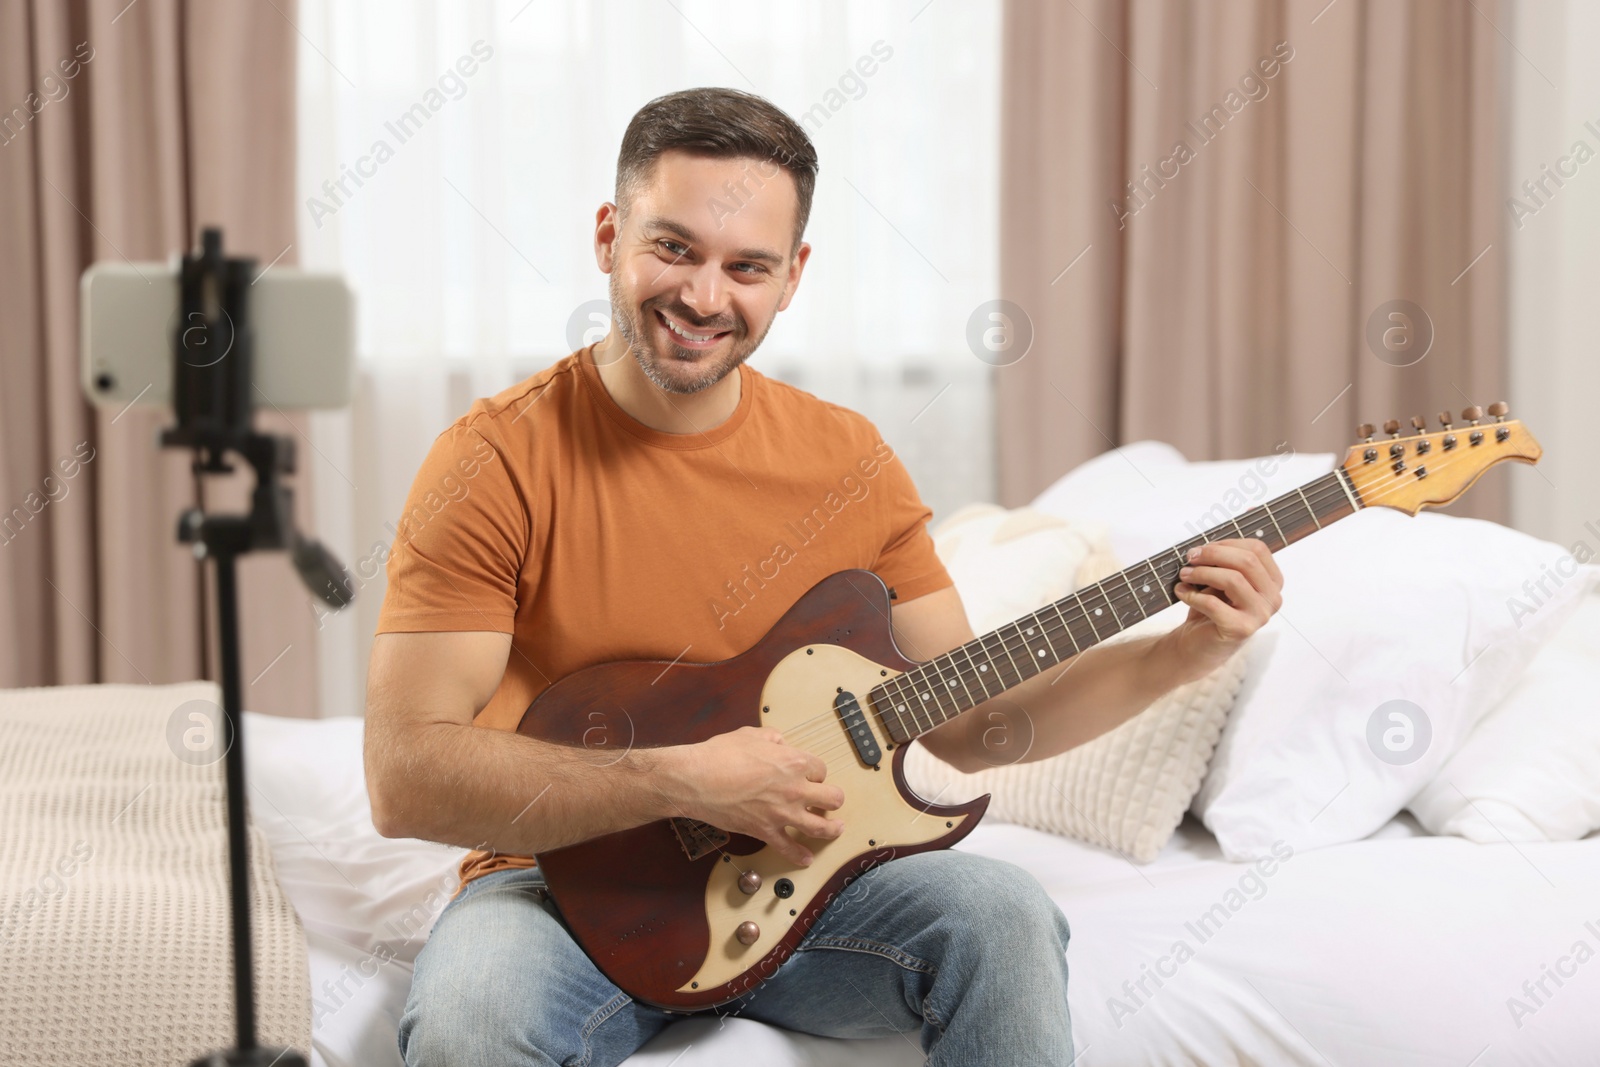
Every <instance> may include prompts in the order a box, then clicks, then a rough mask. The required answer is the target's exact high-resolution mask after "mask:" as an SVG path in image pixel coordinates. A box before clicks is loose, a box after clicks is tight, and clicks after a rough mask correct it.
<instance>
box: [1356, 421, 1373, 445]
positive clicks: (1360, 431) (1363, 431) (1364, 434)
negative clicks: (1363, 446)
mask: <svg viewBox="0 0 1600 1067" xmlns="http://www.w3.org/2000/svg"><path fill="white" fill-rule="evenodd" d="M1373 432H1374V431H1373V426H1372V423H1370V422H1363V423H1362V424H1361V425H1360V426H1357V427H1356V436H1357V437H1359V438H1361V439H1362V440H1363V441H1370V440H1372V434H1373Z"/></svg>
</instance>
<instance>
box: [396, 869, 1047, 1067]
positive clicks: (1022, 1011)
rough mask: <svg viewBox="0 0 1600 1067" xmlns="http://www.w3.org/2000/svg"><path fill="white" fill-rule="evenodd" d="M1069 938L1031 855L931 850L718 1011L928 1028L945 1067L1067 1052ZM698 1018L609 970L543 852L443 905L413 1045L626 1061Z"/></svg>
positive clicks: (404, 1040)
mask: <svg viewBox="0 0 1600 1067" xmlns="http://www.w3.org/2000/svg"><path fill="white" fill-rule="evenodd" d="M1067 937H1068V929H1067V920H1066V918H1065V917H1064V916H1063V915H1062V914H1061V911H1060V909H1058V908H1057V907H1056V906H1055V903H1054V901H1052V900H1051V899H1050V898H1049V896H1047V895H1046V894H1045V892H1044V890H1043V889H1042V888H1041V887H1040V886H1039V883H1038V882H1037V881H1035V880H1034V878H1033V876H1032V875H1030V874H1028V873H1027V872H1026V871H1024V870H1023V869H1022V868H1020V867H1018V866H1016V865H1015V864H1012V863H1007V862H1004V861H1002V860H995V859H989V858H987V857H984V856H978V855H974V854H972V853H969V852H958V851H952V850H940V851H935V852H924V853H920V854H917V855H914V856H905V857H902V858H899V859H896V860H893V861H892V862H889V863H886V864H884V865H882V866H879V867H875V868H873V869H872V870H870V871H868V872H867V873H866V874H864V875H862V876H861V877H859V878H858V879H856V880H855V881H854V882H852V883H851V884H850V885H849V886H847V887H846V888H845V890H844V891H843V892H842V893H841V894H840V895H839V896H838V897H836V898H835V899H834V901H833V902H832V903H831V904H829V905H828V908H827V909H826V910H825V911H824V912H823V913H822V915H821V917H820V918H819V919H818V920H817V923H816V925H815V926H813V927H812V928H811V930H810V931H808V932H807V934H806V936H805V938H804V939H803V940H802V941H801V943H800V945H799V947H798V948H797V949H796V951H795V953H794V955H793V956H791V957H790V958H789V959H788V960H786V961H785V962H784V963H783V965H782V966H780V967H779V968H778V970H777V972H776V973H775V974H774V975H773V976H772V977H771V978H770V979H768V980H767V981H766V982H764V983H762V984H761V985H760V986H758V987H757V988H756V989H755V990H753V991H752V992H750V993H746V994H745V995H744V996H742V997H740V998H739V999H738V1000H735V1001H731V1002H730V1003H728V1004H724V1005H722V1006H721V1007H719V1008H717V1009H715V1010H716V1011H718V1012H719V1013H722V1014H725V1015H735V1016H742V1017H745V1018H751V1019H758V1020H761V1021H762V1022H766V1023H771V1024H773V1025H776V1026H780V1027H784V1028H787V1029H789V1030H798V1031H802V1032H804V1033H808V1034H818V1035H822V1036H826V1037H840V1038H866V1037H883V1036H888V1035H891V1034H894V1033H896V1032H902V1033H909V1032H912V1031H916V1032H918V1033H919V1035H920V1040H921V1044H922V1050H923V1052H924V1053H925V1054H926V1055H927V1057H928V1060H927V1062H928V1063H929V1064H932V1065H935V1067H974V1065H977V1064H1004V1065H1006V1067H1044V1065H1050V1067H1056V1065H1066V1064H1070V1063H1072V1061H1073V1049H1072V1026H1071V1023H1070V1020H1069V1019H1068V1015H1067V960H1066V948H1067ZM683 1017H684V1016H683V1015H682V1014H681V1013H679V1014H672V1013H668V1012H665V1011H662V1010H661V1009H659V1008H654V1007H651V1006H648V1005H645V1004H640V1003H636V1002H635V1001H634V1000H633V998H631V997H629V996H628V995H627V994H626V993H623V992H622V991H621V990H619V989H618V988H617V987H616V986H615V985H613V984H612V983H611V982H610V980H608V979H607V978H606V977H605V976H604V975H602V974H601V973H600V971H599V970H598V969H596V967H595V966H594V964H593V963H591V962H590V961H589V958H588V956H586V955H584V953H583V950H582V949H580V948H579V947H578V945H577V944H576V943H575V942H574V941H573V939H572V936H571V934H570V932H569V931H568V929H567V927H566V926H565V924H564V923H563V922H562V920H561V919H560V916H559V914H558V912H557V911H556V908H555V905H554V903H553V902H551V900H550V899H549V897H548V894H547V893H546V891H545V889H544V879H543V877H542V876H541V875H540V874H539V872H538V870H537V869H533V870H509V871H497V872H495V873H493V874H488V875H484V876H482V877H480V878H478V879H476V880H474V881H472V882H470V883H468V885H467V886H466V888H465V889H463V890H462V891H461V893H460V894H458V895H457V896H456V898H455V899H454V900H452V901H451V902H450V904H449V905H448V906H447V907H446V908H445V909H444V912H443V913H442V914H441V915H440V916H439V921H438V923H437V924H436V925H435V926H434V928H433V933H432V934H431V935H430V937H429V938H428V943H427V945H426V946H424V947H423V950H422V953H421V955H419V956H418V958H417V966H416V973H415V975H414V976H413V978H412V982H411V994H410V996H409V997H408V998H407V1000H406V1009H405V1014H404V1015H403V1016H402V1017H401V1019H400V1055H401V1056H402V1057H403V1058H404V1060H405V1062H406V1063H407V1064H408V1065H411V1067H418V1065H424V1064H425V1065H442V1064H447V1063H448V1064H462V1065H477V1064H485V1065H489V1064H492V1065H496V1067H501V1065H504V1067H513V1065H514V1067H523V1065H535V1064H536V1065H539V1067H553V1065H555V1064H561V1065H564V1067H613V1065H615V1064H619V1063H621V1062H622V1061H623V1060H625V1059H627V1058H628V1057H629V1056H630V1055H632V1054H633V1052H634V1050H636V1049H637V1048H639V1046H640V1045H643V1044H644V1043H645V1042H646V1041H649V1040H650V1039H651V1038H652V1037H654V1036H655V1035H656V1034H657V1033H659V1032H660V1031H661V1030H662V1029H663V1028H664V1027H666V1026H668V1025H670V1024H671V1023H672V1021H673V1020H675V1019H681V1018H683Z"/></svg>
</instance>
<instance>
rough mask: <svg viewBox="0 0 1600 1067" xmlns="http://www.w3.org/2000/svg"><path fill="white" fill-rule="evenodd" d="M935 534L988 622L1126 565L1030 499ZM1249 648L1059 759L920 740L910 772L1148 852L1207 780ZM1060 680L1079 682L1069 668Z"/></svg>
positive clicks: (977, 621) (917, 786)
mask: <svg viewBox="0 0 1600 1067" xmlns="http://www.w3.org/2000/svg"><path fill="white" fill-rule="evenodd" d="M933 538H934V543H935V545H936V547H937V548H938V551H939V557H940V559H942V560H943V561H944V564H945V567H946V568H947V569H948V570H949V571H950V576H951V578H952V579H953V580H954V581H955V583H956V588H957V589H958V590H959V591H960V593H961V598H962V601H963V603H964V604H965V606H966V609H967V615H968V617H969V618H970V619H971V621H972V626H973V629H974V630H975V631H976V632H977V633H980V634H982V633H987V632H988V631H990V630H992V629H994V628H995V627H997V626H1000V625H1002V624H1004V623H1007V622H1010V621H1011V620H1013V619H1015V618H1017V617H1019V616H1021V615H1024V614H1026V613H1028V612H1030V611H1034V610H1036V609H1038V608H1040V607H1042V606H1044V605H1045V604H1048V603H1050V602H1051V601H1054V600H1057V599H1059V598H1060V597H1063V596H1065V595H1066V594H1067V593H1069V592H1071V591H1072V590H1073V589H1076V588H1079V587H1081V586H1083V585H1087V584H1089V583H1091V582H1095V581H1098V580H1100V579H1101V578H1103V577H1105V576H1106V575H1108V574H1111V573H1114V572H1115V571H1116V570H1117V565H1116V562H1115V560H1114V558H1113V557H1112V555H1111V552H1110V549H1109V548H1108V547H1107V543H1106V539H1105V536H1104V533H1103V532H1102V531H1100V530H1098V529H1096V528H1094V527H1090V526H1078V525H1072V524H1068V523H1067V522H1065V521H1063V520H1061V519H1058V518H1056V517H1054V516H1049V515H1044V514H1042V513H1040V512H1036V511H1033V510H1031V509H1029V508H1019V509H1016V510H1014V511H1007V510H1005V509H1003V508H999V507H996V506H993V505H974V506H972V507H969V508H964V509H962V510H961V511H959V512H957V513H955V514H954V515H952V516H950V518H949V519H947V520H946V521H945V522H943V523H941V524H940V525H939V526H938V527H937V528H936V529H935V530H934V532H933ZM1183 615H1184V611H1183V609H1177V610H1171V611H1166V612H1163V613H1162V614H1160V615H1158V616H1156V617H1154V618H1151V619H1149V620H1148V621H1146V622H1143V623H1140V624H1138V625H1137V626H1132V627H1129V628H1128V629H1127V630H1126V631H1124V632H1123V633H1122V634H1119V635H1118V636H1116V637H1113V638H1111V639H1110V641H1108V643H1111V642H1115V641H1121V640H1131V639H1133V638H1135V637H1138V636H1141V635H1145V634H1151V633H1159V632H1161V631H1163V630H1167V629H1171V628H1173V627H1175V626H1177V625H1178V624H1179V622H1181V621H1182V619H1183ZM1245 660H1246V656H1245V652H1244V650H1243V649H1241V650H1240V652H1239V653H1238V654H1236V655H1235V656H1233V658H1232V659H1230V660H1229V661H1228V662H1227V663H1225V664H1223V665H1222V666H1221V667H1219V668H1217V670H1215V671H1213V672H1212V673H1211V674H1209V675H1207V676H1206V677H1204V678H1201V679H1199V680H1198V681H1195V682H1192V683H1190V684H1188V685H1184V686H1180V687H1179V688H1177V689H1175V690H1173V691H1172V692H1170V693H1168V694H1167V695H1165V696H1164V697H1162V698H1161V699H1159V700H1157V701H1156V702H1155V703H1154V704H1152V705H1151V706H1150V707H1149V708H1146V709H1145V710H1144V711H1143V712H1141V713H1140V714H1138V715H1136V716H1134V717H1133V718H1132V719H1130V720H1128V721H1127V722H1125V723H1123V724H1122V725H1121V726H1118V727H1117V728H1116V729H1114V730H1111V731H1110V732H1108V733H1106V734H1103V735H1101V736H1100V737H1097V738H1095V739H1094V740H1092V741H1089V742H1087V743H1085V744H1082V745H1079V746H1078V747H1077V748H1075V749H1072V750H1070V751H1068V752H1064V753H1062V754H1061V755H1059V756H1054V757H1052V758H1050V759H1044V760H1036V761H1034V762H1031V763H1016V764H1011V765H1003V766H996V767H993V768H990V769H987V770H984V771H980V772H978V773H977V774H963V773H961V772H960V771H957V770H955V769H954V768H952V767H951V766H949V765H948V764H946V763H945V762H943V761H942V760H939V759H937V758H935V757H934V756H932V755H930V754H929V753H928V751H927V750H926V749H925V748H923V746H921V745H912V746H911V748H910V749H909V750H908V751H907V752H906V778H907V781H908V782H909V783H910V785H911V787H912V788H913V789H914V790H915V791H916V792H917V793H919V794H920V795H921V796H923V797H924V798H925V799H928V800H937V801H939V802H941V803H955V802H958V801H961V800H966V799H969V798H971V797H974V796H978V795H980V794H982V793H992V794H993V795H994V799H993V800H991V801H990V804H989V815H988V817H989V818H994V819H999V820H1001V821H1003V822H1010V823H1016V824H1019V825H1022V826H1032V827H1035V828H1037V829H1040V830H1048V831H1050V832H1052V833H1058V834H1063V835H1065V836H1068V837H1073V838H1077V839H1079V840H1082V841H1087V842H1090V843H1091V844H1095V845H1100V846H1102V847H1104V848H1109V849H1112V850H1113V851H1115V852H1119V853H1121V854H1123V855H1125V856H1127V857H1128V858H1129V859H1132V860H1135V861H1137V862H1139V863H1148V862H1150V861H1151V860H1153V859H1154V858H1155V857H1156V854H1157V853H1158V852H1160V851H1161V847H1162V846H1163V845H1165V844H1166V842H1167V839H1168V838H1170V837H1171V836H1172V831H1173V830H1174V829H1176V828H1177V825H1178V823H1179V822H1180V821H1181V820H1182V819H1183V813H1184V811H1186V810H1187V809H1188V807H1189V802H1190V800H1191V799H1193V797H1194V795H1195V792H1196V791H1197V790H1198V789H1199V788H1200V781H1201V779H1202V778H1203V777H1204V775H1205V771H1206V765H1207V764H1208V763H1209V762H1210V760H1211V753H1212V751H1213V750H1214V749H1215V748H1216V744H1217V738H1218V737H1219V736H1220V735H1221V733H1222V726H1223V723H1224V722H1225V721H1226V719H1227V717H1228V712H1229V710H1230V709H1231V708H1232V707H1233V701H1234V697H1235V696H1236V695H1237V694H1238V692H1239V686H1240V684H1241V683H1242V682H1243V680H1244V671H1245ZM1060 684H1061V685H1070V684H1072V683H1071V679H1070V678H1068V679H1065V680H1063V681H1062V682H1061V683H1060ZM999 699H1001V700H1003V699H1005V698H999ZM980 713H981V712H980ZM1002 738H1003V734H1002ZM990 747H991V749H992V750H993V751H996V752H1000V751H1003V748H1002V747H1001V746H990ZM996 759H997V761H998V760H999V759H1001V757H999V756H997V757H996Z"/></svg>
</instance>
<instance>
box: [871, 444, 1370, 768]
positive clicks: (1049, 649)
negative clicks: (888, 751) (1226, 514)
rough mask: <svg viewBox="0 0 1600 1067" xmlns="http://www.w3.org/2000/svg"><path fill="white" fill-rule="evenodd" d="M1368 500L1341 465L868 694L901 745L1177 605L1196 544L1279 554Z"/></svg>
mask: <svg viewBox="0 0 1600 1067" xmlns="http://www.w3.org/2000/svg"><path fill="white" fill-rule="evenodd" d="M1361 506H1362V504H1361V499H1360V496H1359V494H1358V493H1357V492H1356V490H1355V486H1354V484H1353V483H1352V482H1351V480H1350V478H1349V477H1348V476H1347V475H1346V474H1345V471H1344V468H1342V467H1336V468H1335V469H1334V470H1333V471H1331V472H1330V473H1328V474H1326V475H1324V476H1323V477H1321V478H1318V479H1316V480H1315V481H1311V482H1307V483H1306V484H1305V485H1303V486H1300V487H1299V488H1298V489H1294V490H1291V491H1290V492H1288V493H1285V494H1284V495H1282V496H1280V497H1277V498H1276V499H1273V500H1269V501H1267V502H1266V503H1265V504H1262V505H1261V506H1260V507H1257V508H1254V509H1253V510H1250V511H1247V512H1245V513H1244V514H1242V515H1240V516H1238V517H1237V518H1234V519H1229V520H1228V521H1226V522H1223V523H1220V524H1218V525H1216V526H1213V527H1211V528H1210V529H1209V530H1206V531H1204V532H1203V533H1201V534H1200V535H1199V536H1198V537H1192V538H1190V539H1189V540H1187V541H1182V542H1180V543H1178V544H1176V545H1173V546H1172V547H1171V548H1168V549H1165V550H1163V551H1161V552H1157V553H1156V554H1155V555H1153V556H1151V557H1149V558H1148V559H1144V560H1140V561H1139V562H1138V563H1135V564H1133V566H1131V567H1128V568H1126V569H1124V570H1121V571H1118V572H1117V573H1116V574H1113V575H1111V576H1110V577H1109V578H1105V579H1103V580H1102V581H1099V582H1096V583H1095V584H1094V585H1090V586H1086V587H1085V588H1083V589H1080V590H1078V591H1077V592H1075V593H1069V594H1068V595H1067V596H1064V597H1062V598H1061V599H1060V600H1057V601H1056V602H1055V603H1053V604H1048V605H1046V606H1045V607H1043V608H1040V609H1039V610H1038V611H1036V612H1034V613H1032V614H1031V615H1025V616H1023V617H1022V618H1020V619H1017V620H1016V621H1014V622H1009V623H1006V624H1005V625H1004V626H1001V627H999V628H998V629H995V630H992V631H990V632H989V633H986V634H984V635H983V636H982V637H977V638H974V639H973V640H971V641H968V642H967V643H966V644H964V645H962V646H960V647H959V648H955V649H952V650H951V651H949V652H946V653H945V654H944V655H942V656H936V657H935V658H933V659H931V660H929V661H927V662H926V663H923V664H921V665H920V666H918V667H914V668H912V669H911V670H908V671H906V672H905V673H903V674H899V675H897V676H895V677H893V678H891V679H889V680H888V681H886V682H884V683H882V684H881V685H877V686H874V687H873V689H872V690H871V692H870V693H869V698H870V699H871V701H872V705H873V707H874V708H875V709H876V710H877V711H878V714H879V716H880V718H881V719H882V720H883V723H884V726H885V728H886V729H887V731H888V733H889V736H890V737H892V738H893V739H894V741H895V743H896V744H905V743H906V742H908V741H910V740H911V739H912V738H915V737H918V736H920V735H922V734H925V733H927V732H928V731H930V730H932V729H934V728H936V727H938V726H941V725H943V724H944V723H946V722H948V721H950V720H951V719H953V718H955V717H956V716H957V715H960V714H961V713H962V712H964V711H966V710H967V709H969V708H973V707H976V706H977V705H979V704H981V703H983V702H984V701H986V700H989V699H990V698H992V697H996V696H999V695H1000V694H1001V693H1004V692H1005V691H1006V690H1008V689H1011V688H1013V687H1014V686H1017V685H1020V684H1021V683H1022V682H1025V681H1027V680H1028V679H1029V678H1032V677H1033V676H1034V675H1037V674H1040V673H1041V672H1043V671H1046V670H1049V669H1050V668H1051V667H1054V666H1056V665H1057V664H1059V663H1062V662H1064V661H1066V660H1068V659H1071V658H1072V657H1073V656H1075V655H1077V654H1078V653H1079V652H1082V651H1083V650H1084V649H1087V648H1091V647H1093V646H1094V645H1097V644H1099V643H1100V642H1101V641H1104V640H1105V639H1106V638H1108V637H1110V636H1112V635H1113V634H1116V633H1120V632H1122V631H1123V630H1125V629H1127V628H1128V627H1129V626H1132V625H1133V624H1134V623H1137V622H1141V621H1143V620H1144V619H1147V618H1149V617H1150V616H1151V615H1154V614H1155V613H1156V612H1158V611H1161V610H1163V609H1165V608H1167V607H1170V606H1171V605H1173V604H1175V603H1177V602H1178V600H1177V597H1176V595H1175V594H1174V593H1173V591H1172V590H1173V587H1174V586H1175V585H1176V584H1177V583H1178V570H1179V568H1181V567H1183V566H1184V564H1185V563H1186V562H1187V560H1186V556H1187V553H1188V551H1189V549H1191V548H1193V547H1195V546H1196V545H1203V544H1208V543H1210V542H1212V541H1219V540H1223V539H1225V538H1232V537H1254V538H1257V539H1258V540H1260V541H1262V542H1264V543H1265V544H1266V546H1267V547H1268V548H1269V549H1271V550H1272V551H1274V552H1276V551H1278V550H1279V549H1281V548H1283V547H1285V546H1286V545H1291V544H1293V543H1294V542H1296V541H1298V540H1300V539H1301V538H1302V537H1306V536H1308V535H1310V534H1313V533H1315V532H1316V531H1318V530H1320V529H1322V528H1323V527H1324V526H1327V525H1328V524H1329V523H1331V522H1337V521H1338V520H1339V519H1342V518H1344V517H1345V516H1346V515H1351V514H1354V513H1355V512H1356V511H1357V510H1358V509H1359V508H1360V507H1361Z"/></svg>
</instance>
